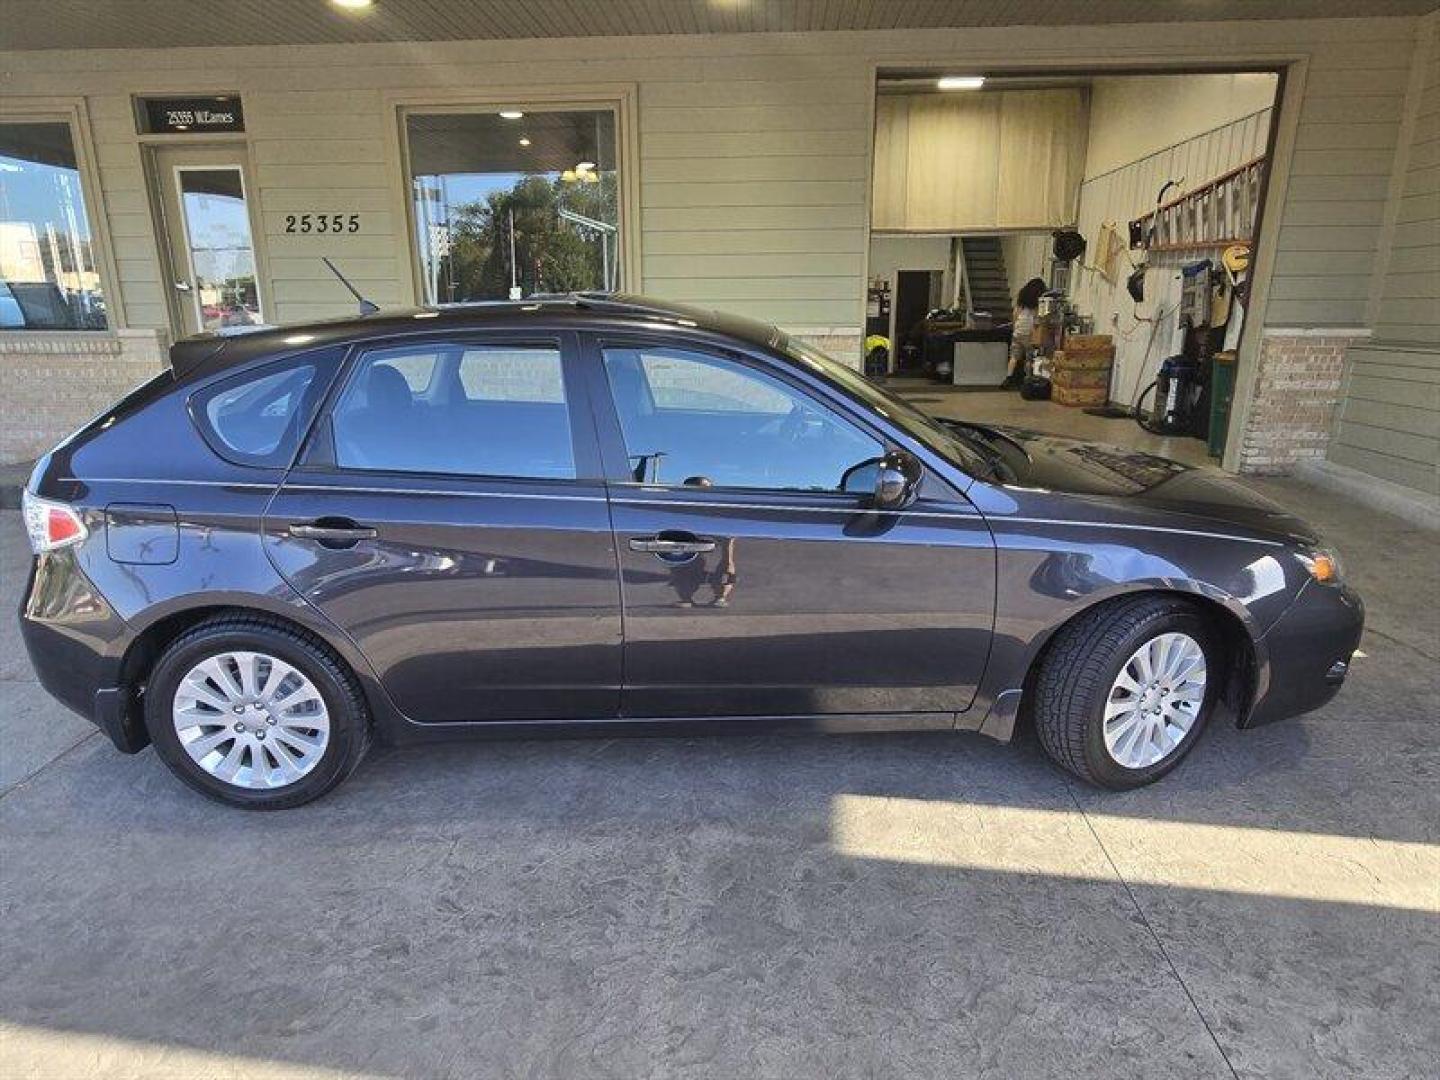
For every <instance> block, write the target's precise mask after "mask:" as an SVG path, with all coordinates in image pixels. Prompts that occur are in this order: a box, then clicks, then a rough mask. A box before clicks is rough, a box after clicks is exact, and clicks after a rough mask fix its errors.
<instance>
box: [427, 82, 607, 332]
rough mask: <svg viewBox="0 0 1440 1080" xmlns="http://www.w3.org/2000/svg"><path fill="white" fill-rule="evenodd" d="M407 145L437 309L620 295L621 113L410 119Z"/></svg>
mask: <svg viewBox="0 0 1440 1080" xmlns="http://www.w3.org/2000/svg"><path fill="white" fill-rule="evenodd" d="M404 123H405V144H406V149H407V160H408V163H409V166H410V178H409V179H410V197H411V205H412V207H413V216H414V222H415V246H416V251H417V254H418V256H419V265H420V279H421V283H422V289H423V292H424V297H425V302H426V303H429V304H449V303H461V302H464V301H470V300H503V299H506V298H513V299H519V298H521V297H526V296H533V295H535V294H536V293H556V292H571V291H584V290H594V289H599V290H604V291H607V292H609V291H613V290H614V289H616V288H617V286H618V283H619V281H620V243H619V237H620V231H619V230H620V207H619V191H618V179H619V174H618V170H617V165H616V156H617V143H616V137H615V111H614V110H613V109H611V108H596V109H567V110H540V111H532V110H529V109H524V108H515V109H506V110H504V111H502V112H490V111H487V112H439V111H435V112H428V111H420V110H415V111H409V112H407V113H406V115H405V119H404Z"/></svg>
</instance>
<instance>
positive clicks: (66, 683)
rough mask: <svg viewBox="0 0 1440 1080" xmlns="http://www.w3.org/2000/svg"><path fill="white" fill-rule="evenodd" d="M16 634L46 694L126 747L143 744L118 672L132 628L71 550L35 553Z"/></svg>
mask: <svg viewBox="0 0 1440 1080" xmlns="http://www.w3.org/2000/svg"><path fill="white" fill-rule="evenodd" d="M20 636H21V638H22V639H23V640H24V642H25V651H26V652H27V653H28V654H29V656H30V664H31V666H32V667H34V669H35V675H36V677H37V678H38V679H39V680H40V685H41V686H43V687H44V688H45V690H46V691H47V692H48V693H49V694H50V695H52V696H53V697H54V698H55V699H56V700H57V701H59V702H60V703H61V704H62V705H65V706H66V707H67V708H70V709H72V710H74V711H75V712H77V713H79V714H80V715H81V716H83V717H85V719H87V720H89V721H90V722H91V723H93V724H94V725H95V726H96V727H98V728H100V730H101V731H103V732H105V734H106V735H107V736H109V738H110V741H111V742H113V743H114V744H115V745H116V747H118V748H119V749H121V750H123V751H125V752H126V753H135V752H136V751H138V750H140V749H141V748H142V747H144V746H145V744H146V742H148V739H146V738H145V734H144V725H143V724H141V723H139V722H138V719H137V718H136V717H135V716H134V715H133V712H134V710H133V708H132V705H133V695H132V694H131V693H130V691H129V689H128V688H125V687H123V686H122V680H121V662H120V657H121V656H122V655H123V653H124V646H125V644H126V643H127V642H128V641H129V636H130V629H129V627H128V625H127V624H126V623H125V621H124V620H123V619H121V618H120V617H119V616H118V615H117V614H116V613H115V611H114V609H112V608H111V607H110V605H109V604H108V603H107V602H106V601H105V599H104V597H102V596H101V595H100V593H99V592H98V591H97V590H96V589H95V588H94V586H93V585H91V584H90V581H89V579H88V578H87V577H86V576H85V574H84V573H83V572H82V571H81V570H80V568H79V567H78V566H77V565H76V563H75V558H74V554H73V552H69V551H63V552H56V553H54V554H52V555H45V556H41V557H40V558H38V559H36V560H35V561H34V563H33V564H32V567H31V571H30V583H29V588H28V589H26V592H25V599H24V602H23V604H22V606H21V609H20Z"/></svg>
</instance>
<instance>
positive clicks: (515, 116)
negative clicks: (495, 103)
mask: <svg viewBox="0 0 1440 1080" xmlns="http://www.w3.org/2000/svg"><path fill="white" fill-rule="evenodd" d="M524 118H525V114H524V113H523V112H521V111H520V110H519V109H501V110H500V119H501V120H523V119H524Z"/></svg>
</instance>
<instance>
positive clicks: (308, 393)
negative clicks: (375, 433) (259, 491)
mask: <svg viewBox="0 0 1440 1080" xmlns="http://www.w3.org/2000/svg"><path fill="white" fill-rule="evenodd" d="M341 355H342V351H341V350H338V349H329V350H324V351H322V352H318V353H307V354H304V355H301V356H295V357H291V358H290V359H288V360H282V361H278V362H276V363H273V364H267V365H265V366H264V367H262V368H258V369H256V370H253V371H247V372H245V373H243V374H241V375H237V376H235V377H233V378H230V379H226V380H224V381H222V382H219V383H216V384H214V385H212V386H209V387H207V388H205V389H204V390H201V391H199V392H198V393H197V394H196V395H195V397H194V399H192V404H191V408H192V411H193V413H194V415H195V417H196V419H197V420H198V421H199V422H200V425H201V429H202V430H203V431H204V433H205V437H206V440H207V441H208V442H209V443H210V445H211V446H212V447H213V448H214V449H215V451H216V452H217V453H219V454H220V455H221V456H222V457H224V458H227V459H229V460H231V461H235V462H238V463H239V464H242V465H265V466H276V467H279V466H285V465H288V464H289V463H290V461H291V460H292V459H293V458H294V456H295V451H296V450H297V449H298V448H299V445H300V440H301V438H303V437H304V434H305V429H306V428H307V427H309V424H310V419H311V417H313V416H314V414H315V409H316V406H318V405H319V402H320V397H321V395H322V393H323V392H324V388H325V386H326V385H327V384H328V383H329V381H330V379H331V378H332V377H333V375H334V372H335V369H336V367H337V366H338V365H339V363H340V358H341Z"/></svg>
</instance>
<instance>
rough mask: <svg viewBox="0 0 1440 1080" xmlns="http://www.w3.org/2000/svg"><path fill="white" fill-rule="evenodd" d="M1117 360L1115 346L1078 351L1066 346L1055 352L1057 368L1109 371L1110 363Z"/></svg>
mask: <svg viewBox="0 0 1440 1080" xmlns="http://www.w3.org/2000/svg"><path fill="white" fill-rule="evenodd" d="M1114 362H1115V350H1114V348H1113V347H1112V348H1109V349H1106V350H1105V351H1103V352H1099V351H1096V352H1076V351H1074V350H1073V349H1070V348H1064V349H1061V350H1059V351H1058V352H1056V353H1055V357H1054V364H1055V368H1056V370H1065V371H1109V370H1110V365H1111V364H1113V363H1114Z"/></svg>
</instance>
